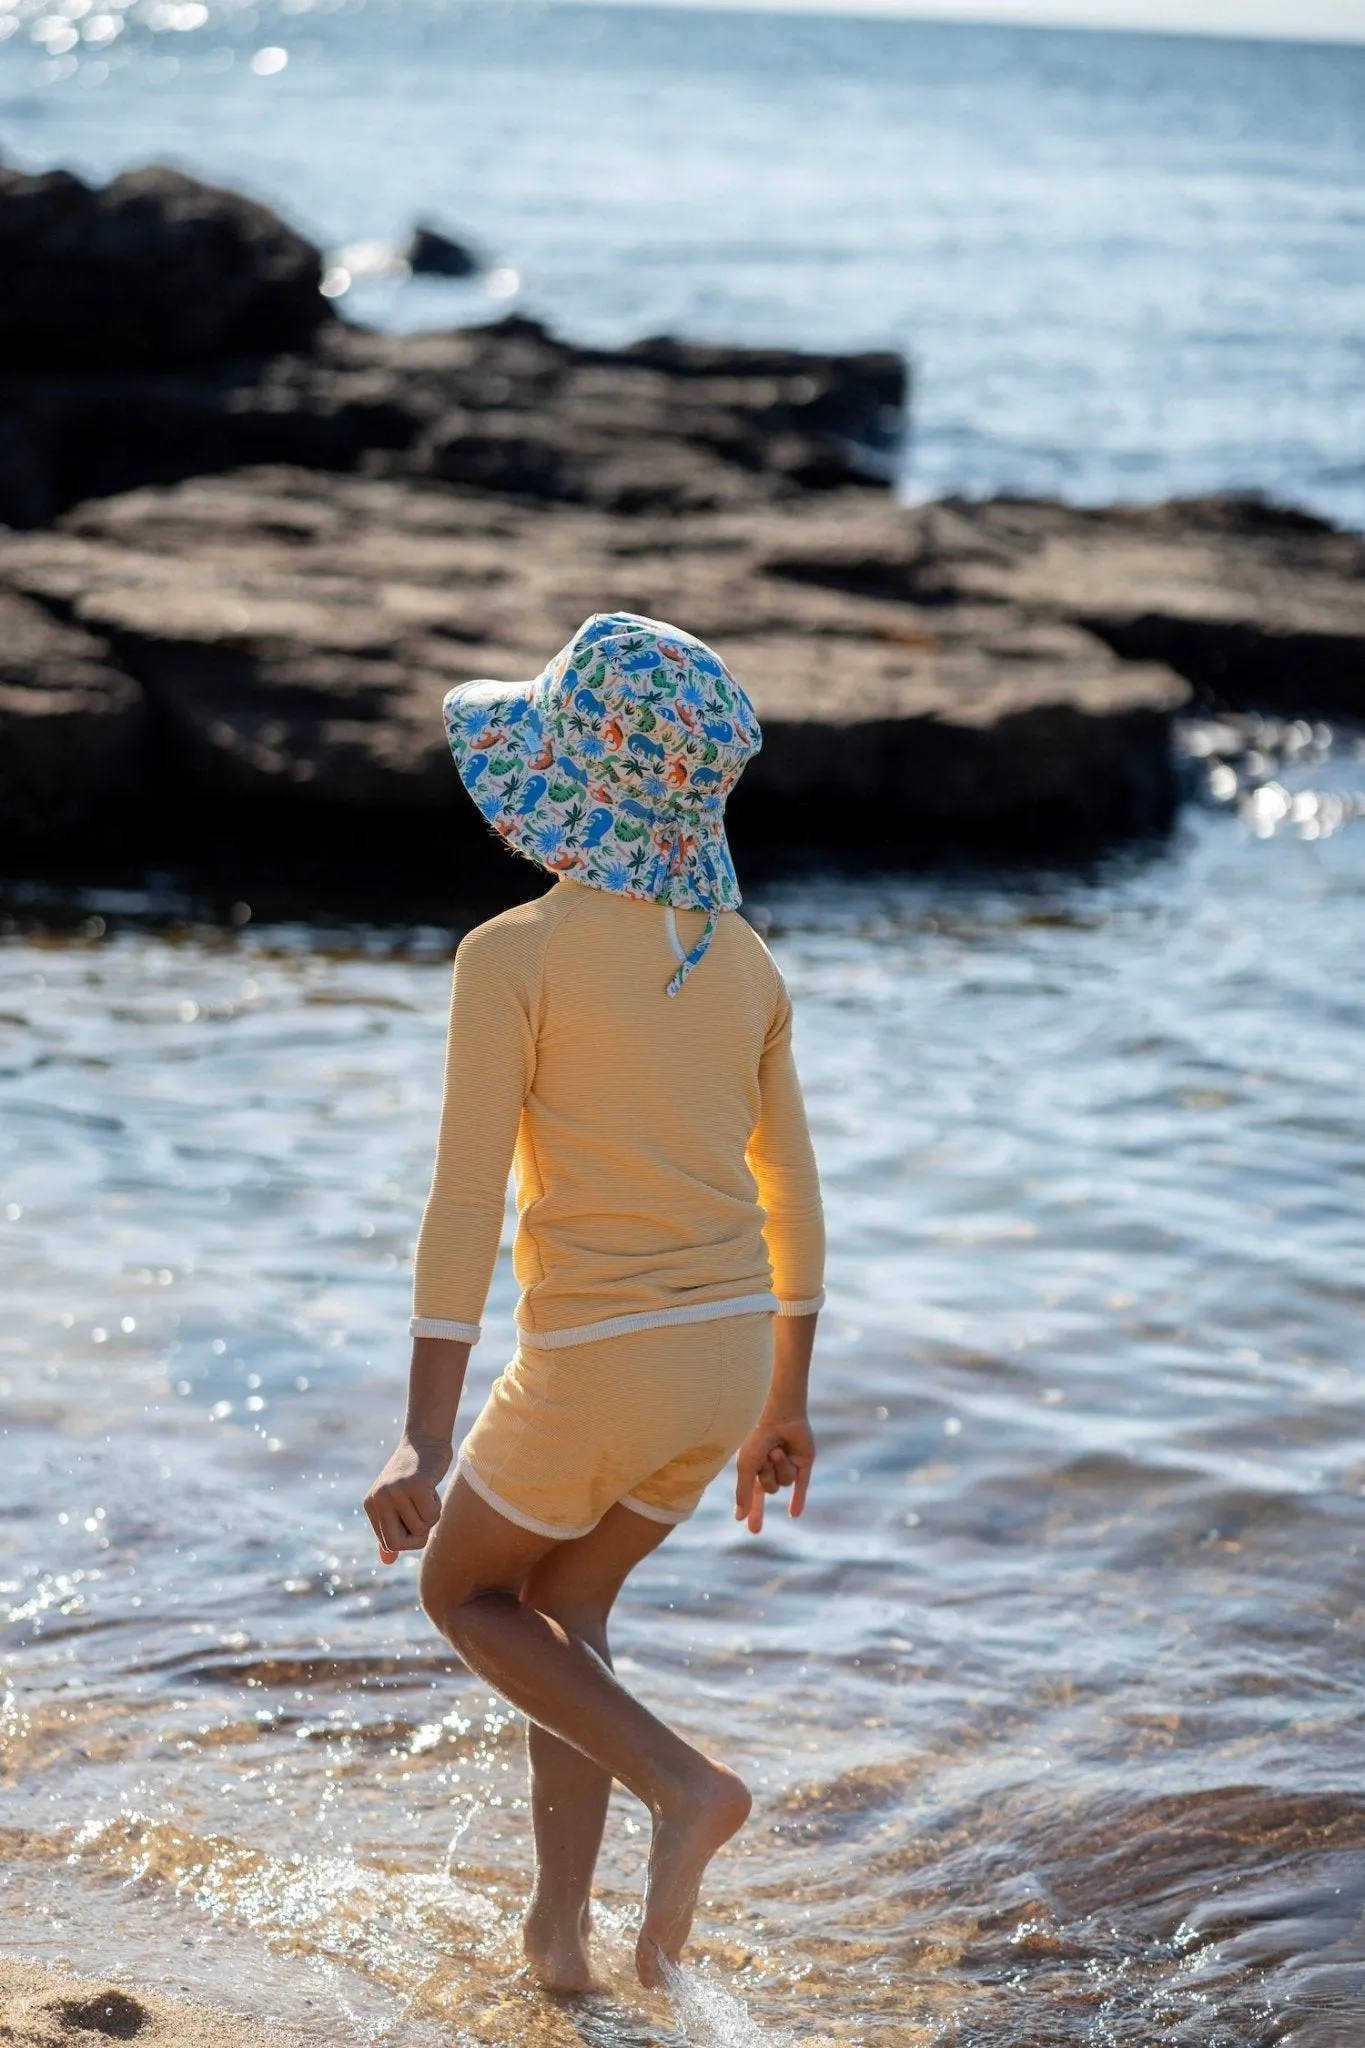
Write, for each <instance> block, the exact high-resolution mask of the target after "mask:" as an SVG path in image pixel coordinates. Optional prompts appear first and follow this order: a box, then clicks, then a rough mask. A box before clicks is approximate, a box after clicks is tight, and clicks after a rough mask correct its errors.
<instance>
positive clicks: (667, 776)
mask: <svg viewBox="0 0 1365 2048" xmlns="http://www.w3.org/2000/svg"><path fill="white" fill-rule="evenodd" d="M686 780H687V764H686V762H685V761H680V760H678V758H677V757H676V755H675V756H674V758H673V760H671V761H670V762H669V764H668V766H667V768H666V769H665V770H664V781H665V782H671V783H672V785H673V787H674V789H681V788H682V786H683V784H684V783H685V782H686Z"/></svg>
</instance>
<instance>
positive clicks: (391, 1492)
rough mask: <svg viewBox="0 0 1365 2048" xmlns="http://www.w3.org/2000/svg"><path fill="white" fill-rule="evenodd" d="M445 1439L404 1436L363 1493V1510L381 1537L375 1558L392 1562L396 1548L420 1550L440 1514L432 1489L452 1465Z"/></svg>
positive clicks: (435, 1492) (437, 1499)
mask: <svg viewBox="0 0 1365 2048" xmlns="http://www.w3.org/2000/svg"><path fill="white" fill-rule="evenodd" d="M451 1456H452V1452H451V1448H450V1445H449V1444H440V1443H425V1442H423V1443H414V1442H413V1441H412V1440H411V1438H410V1437H406V1436H405V1437H403V1438H402V1440H401V1441H400V1443H399V1445H398V1449H397V1450H396V1451H395V1452H394V1454H393V1456H392V1457H391V1458H390V1459H389V1462H388V1464H387V1465H386V1466H385V1467H384V1469H383V1471H382V1472H381V1473H380V1475H379V1477H378V1478H377V1479H376V1480H375V1482H374V1485H373V1486H372V1487H371V1488H370V1490H369V1492H368V1493H367V1494H366V1496H365V1513H366V1514H367V1515H368V1516H369V1518H370V1527H371V1528H372V1529H373V1530H374V1533H375V1535H376V1536H377V1538H378V1539H379V1561H380V1563H381V1564H392V1563H393V1562H394V1560H395V1559H396V1557H397V1556H398V1553H399V1551H400V1550H421V1549H423V1548H424V1547H425V1544H426V1540H427V1537H428V1536H429V1535H430V1534H431V1532H432V1530H433V1529H434V1528H435V1527H436V1524H437V1522H438V1521H439V1520H440V1518H441V1496H440V1494H439V1493H438V1492H437V1491H436V1489H437V1487H438V1486H439V1485H440V1483H441V1481H442V1480H443V1479H444V1478H445V1476H446V1473H447V1472H448V1471H449V1469H450V1460H451Z"/></svg>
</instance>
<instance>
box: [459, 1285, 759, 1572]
mask: <svg viewBox="0 0 1365 2048" xmlns="http://www.w3.org/2000/svg"><path fill="white" fill-rule="evenodd" d="M772 1362H773V1319H772V1315H771V1313H770V1312H769V1311H767V1310H761V1311H760V1312H759V1313H757V1314H751V1315H742V1316H722V1317H719V1318H718V1319H717V1320H716V1321H714V1322H709V1323H665V1324H664V1325H662V1327H660V1328H659V1329H655V1330H637V1331H633V1332H632V1333H631V1334H629V1335H627V1336H623V1337H607V1338H602V1339H598V1340H597V1341H596V1342H593V1343H589V1344H572V1345H566V1346H565V1347H564V1348H563V1349H561V1350H553V1351H536V1350H531V1349H528V1348H526V1347H525V1346H522V1347H520V1348H519V1349H518V1351H517V1355H516V1357H515V1358H514V1359H513V1360H512V1362H511V1364H510V1365H508V1366H506V1367H505V1368H504V1369H503V1371H502V1372H501V1373H500V1374H499V1376H498V1378H497V1379H496V1380H495V1381H494V1383H493V1388H492V1391H491V1393H490V1394H489V1396H488V1399H487V1401H486V1402H485V1403H484V1406H483V1410H482V1412H481V1413H480V1415H479V1417H478V1420H477V1421H476V1422H475V1424H474V1427H473V1428H472V1429H471V1430H470V1432H469V1434H468V1436H467V1437H466V1438H465V1440H464V1443H463V1444H462V1445H461V1448H460V1464H459V1469H460V1471H461V1472H462V1473H463V1474H464V1476H465V1479H466V1480H467V1481H468V1483H469V1484H470V1485H471V1486H472V1487H473V1489H474V1491H475V1492H476V1493H477V1494H478V1495H479V1496H480V1497H481V1499H483V1500H485V1501H486V1502H487V1503H488V1505H489V1507H491V1508H496V1509H497V1511H498V1513H499V1514H502V1515H506V1517H507V1519H508V1520H509V1521H511V1522H515V1523H517V1524H518V1526H519V1527H520V1528H523V1529H530V1530H532V1531H533V1532H534V1533H535V1534H536V1535H538V1536H557V1537H559V1538H561V1539H563V1540H568V1539H571V1538H573V1537H575V1536H586V1535H587V1533H588V1531H589V1530H590V1529H593V1528H595V1527H596V1525H597V1523H598V1522H600V1521H601V1519H602V1517H603V1515H604V1514H605V1513H606V1512H607V1509H608V1508H610V1507H612V1506H614V1505H615V1503H616V1502H617V1501H619V1502H621V1504H622V1505H623V1506H624V1507H628V1508H633V1509H634V1510H635V1512H636V1514H637V1515H645V1516H647V1517H648V1518H649V1520H650V1521H652V1522H685V1521H686V1520H687V1518H688V1516H689V1515H690V1514H692V1513H693V1512H694V1510H695V1508H696V1506H697V1503H698V1501H699V1500H700V1499H701V1497H702V1494H703V1493H704V1492H705V1490H706V1488H707V1487H708V1486H709V1485H710V1483H711V1481H712V1480H713V1479H714V1478H715V1476H716V1474H717V1472H719V1471H720V1469H721V1467H722V1466H723V1465H724V1464H725V1463H726V1461H727V1459H728V1458H729V1457H730V1456H731V1454H732V1453H733V1452H734V1451H735V1450H737V1449H738V1447H739V1445H740V1444H741V1443H742V1442H743V1440H744V1438H745V1437H746V1436H747V1435H748V1433H749V1431H750V1429H751V1428H752V1427H753V1425H754V1423H755V1422H756V1421H757V1419H758V1414H759V1410H760V1409H761V1408H762V1406H763V1403H764V1400H765V1398H766V1397H767V1392H768V1384H769V1380H770V1378H771V1375H772Z"/></svg>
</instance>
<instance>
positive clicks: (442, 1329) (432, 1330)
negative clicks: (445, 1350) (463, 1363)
mask: <svg viewBox="0 0 1365 2048" xmlns="http://www.w3.org/2000/svg"><path fill="white" fill-rule="evenodd" d="M408 1335H409V1336H410V1337H445V1338H446V1339H448V1341H449V1342H450V1343H452V1344H477V1343H478V1341H479V1339H480V1337H481V1336H482V1335H483V1327H482V1325H481V1324H479V1323H452V1322H449V1321H447V1319H446V1318H445V1317H444V1316H412V1317H410V1318H409V1320H408Z"/></svg>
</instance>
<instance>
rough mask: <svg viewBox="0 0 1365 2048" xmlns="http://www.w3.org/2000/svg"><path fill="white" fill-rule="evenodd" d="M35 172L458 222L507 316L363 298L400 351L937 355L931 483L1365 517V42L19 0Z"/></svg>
mask: <svg viewBox="0 0 1365 2048" xmlns="http://www.w3.org/2000/svg"><path fill="white" fill-rule="evenodd" d="M11 29H12V32H11ZM281 61H283V63H284V68H283V69H279V70H276V69H271V70H269V71H267V72H265V73H264V74H263V73H261V72H260V71H258V70H255V69H253V65H258V64H263V63H264V64H268V65H271V66H273V65H276V64H278V63H280V62H281ZM0 152H2V153H3V154H4V156H5V158H6V160H9V159H10V158H11V157H12V158H13V160H15V161H17V162H20V163H22V164H24V165H25V166H30V165H31V166H34V167H38V166H43V167H46V166H49V165H52V164H66V165H70V166H71V167H72V168H74V169H77V170H80V171H83V172H85V173H86V174H87V175H91V176H96V177H100V178H103V177H107V176H109V175H111V174H112V173H113V172H115V171H118V170H121V169H124V168H125V167H127V166H128V165H130V164H134V163H145V162H147V161H149V160H162V161H164V160H167V159H169V160H170V161H172V162H176V163H179V164H182V165H184V166H185V167H186V168H188V169H190V170H193V171H196V172H198V173H199V174H200V175H201V176H208V177H211V178H213V179H217V180H223V181H226V182H229V183H233V184H237V185H240V186H241V187H242V188H244V189H245V190H247V191H250V192H254V193H257V194H259V195H260V196H262V197H264V198H266V199H268V200H270V201H271V202H272V203H274V204H276V205H278V206H280V207H282V208H283V210H284V211H285V212H286V213H287V215H288V216H289V217H290V218H291V219H293V220H295V221H296V222H298V223H299V225H301V226H302V227H303V228H304V229H305V230H306V231H307V232H309V233H311V234H313V235H314V236H316V237H317V238H318V239H319V240H320V241H321V242H323V243H324V244H328V245H331V246H333V247H334V248H335V247H338V246H341V247H349V246H350V245H353V244H356V243H361V242H365V241H376V240H377V241H380V242H388V243H401V242H402V241H403V240H404V239H405V238H406V236H407V234H408V233H409V231H410V229H411V226H412V223H413V221H414V219H417V218H432V217H434V218H435V219H436V220H438V221H442V222H445V223H446V224H447V225H449V226H450V227H453V228H454V229H455V230H457V231H459V232H463V233H465V234H467V235H469V236H472V237H473V238H475V239H476V240H477V241H479V242H481V243H482V245H483V246H484V248H485V249H486V251H487V252H488V253H489V255H490V257H491V258H492V259H493V262H494V265H495V267H496V271H497V277H496V282H495V288H494V293H493V294H492V295H490V292H489V290H488V289H487V288H486V284H479V285H475V286H466V287H461V286H451V285H443V284H439V283H436V282H434V281H431V280H421V279H419V280H414V281H412V282H410V283H407V284H404V285H402V286H386V285H383V284H377V283H374V282H369V283H365V282H364V281H363V280H362V281H360V282H358V283H357V284H356V285H355V286H354V287H353V289H352V290H351V291H350V293H349V294H348V295H347V297H346V298H345V299H344V300H343V301H341V302H340V303H341V304H342V305H343V306H344V308H345V309H347V310H349V311H353V312H354V313H355V314H356V315H357V316H358V317H360V318H362V319H365V320H370V321H377V322H379V323H380V324H382V325H386V326H394V327H400V328H412V327H417V326H439V325H449V324H452V323H455V322H459V321H464V320H469V319H488V318H492V317H497V316H498V315H499V314H500V313H504V312H506V311H507V310H508V309H509V308H510V307H512V306H516V307H517V308H518V309H520V310H523V311H526V312H529V313H533V314H536V315H539V316H541V317H545V318H548V319H550V320H551V321H552V322H553V323H554V324H556V325H557V326H558V327H559V328H560V329H561V330H562V331H563V332H565V333H567V334H568V335H570V336H572V337H575V338H582V339H588V340H593V341H599V340H601V341H608V342H622V341H634V340H636V339H638V338H639V337H640V336H641V335H645V334H657V333H661V332H669V333H679V334H685V335H698V336H702V337H705V338H707V339H711V340H716V341H753V342H758V343H762V344H768V343H773V342H786V343H788V344H791V345H793V346H796V347H804V348H812V347H824V348H865V347H886V346H888V345H889V346H893V347H896V348H900V349H903V350H905V351H907V352H908V353H909V354H910V355H911V356H912V358H913V360H914V363H915V367H916V372H917V377H918V390H917V396H916V407H915V412H916V431H915V438H914V442H913V446H912V448H911V451H910V456H909V462H908V468H907V474H906V485H907V488H908V489H909V490H910V491H912V492H914V493H922V494H925V495H929V496H933V495H936V494H939V493H941V492H944V491H950V490H966V491H969V492H973V493H984V492H991V491H998V490H1002V489H1009V490H1016V491H1025V492H1034V493H1037V492H1045V493H1056V494H1060V495H1062V496H1065V497H1067V498H1070V499H1077V498H1084V499H1090V500H1097V501H1107V500H1110V499H1118V498H1160V497H1166V496H1170V495H1172V494H1175V493H1178V492H1190V491H1207V490H1225V489H1228V488H1231V487H1235V486H1242V487H1253V486H1254V487H1258V488H1261V489H1264V490H1267V491H1270V492H1272V493H1273V494H1275V495H1277V496H1280V497H1284V498H1288V499H1291V500H1293V501H1295V502H1298V503H1302V504H1305V505H1308V506H1311V507H1313V508H1315V509H1319V510H1321V511H1323V512H1325V513H1327V514H1328V515H1329V516H1332V517H1335V518H1340V519H1344V520H1346V521H1347V522H1349V523H1351V524H1355V525H1365V379H1362V376H1361V353H1360V336H1361V333H1362V330H1363V329H1365V266H1362V264H1361V261H1360V223H1361V191H1362V188H1363V187H1365V49H1361V48H1351V49H1330V48H1325V47H1323V48H1314V47H1312V46H1309V45H1302V46H1295V45H1292V44H1257V43H1239V42H1235V41H1230V40H1229V41H1221V42H1220V41H1216V40H1212V39H1207V40H1206V39H1201V38H1194V37H1191V38H1181V37H1161V36H1121V35H1093V34H1091V35H1087V34H1083V33H1075V32H1072V33H1068V32H1064V31H1049V32H1044V31H1029V30H1018V29H1010V28H985V27H975V28H973V27H962V26H954V25H952V24H948V23H932V22H913V21H899V22H898V21H869V20H856V19H853V20H850V19H843V20H839V19H828V20H821V19H819V18H817V17H812V16H803V17H799V18H795V17H794V18H784V17H783V16H781V15H780V14H774V13H756V14H750V15H745V14H725V13H715V12H709V11H707V10H706V9H704V8H695V7H688V8H683V9H681V10H678V11H669V10H666V9H651V8H636V7H591V6H578V5H570V4H566V0H549V4H534V0H519V4H516V5H494V4H488V0H468V4H461V0H7V4H6V5H5V6H3V7H0ZM347 261H354V259H353V258H348V259H347ZM342 267H344V266H342ZM512 274H515V276H516V277H517V278H518V279H519V280H520V284H519V290H518V291H517V293H516V295H515V296H513V297H508V296H499V295H498V294H503V293H505V292H506V291H507V289H508V288H509V286H510V285H511V283H512Z"/></svg>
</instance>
